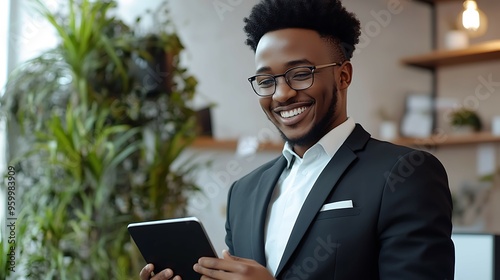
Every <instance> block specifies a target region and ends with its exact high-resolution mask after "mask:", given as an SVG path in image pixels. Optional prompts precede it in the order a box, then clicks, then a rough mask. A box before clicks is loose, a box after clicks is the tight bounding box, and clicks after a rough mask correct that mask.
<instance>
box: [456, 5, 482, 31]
mask: <svg viewBox="0 0 500 280" xmlns="http://www.w3.org/2000/svg"><path fill="white" fill-rule="evenodd" d="M458 24H459V26H460V28H461V29H463V30H464V31H465V32H466V33H467V34H468V35H469V37H479V36H481V35H484V33H485V32H486V28H487V24H488V19H487V18H486V15H485V14H484V13H483V12H482V11H481V10H480V9H479V8H478V6H477V3H476V1H475V0H465V1H464V10H463V12H462V13H460V15H459V17H458Z"/></svg>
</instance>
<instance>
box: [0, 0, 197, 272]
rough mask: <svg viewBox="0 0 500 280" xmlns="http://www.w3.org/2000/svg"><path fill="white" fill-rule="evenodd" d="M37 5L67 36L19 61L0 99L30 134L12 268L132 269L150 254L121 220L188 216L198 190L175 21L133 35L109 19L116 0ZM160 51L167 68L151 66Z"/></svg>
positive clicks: (17, 157)
mask: <svg viewBox="0 0 500 280" xmlns="http://www.w3.org/2000/svg"><path fill="white" fill-rule="evenodd" d="M35 7H36V8H37V10H38V12H39V13H40V14H41V15H42V16H43V17H44V18H45V19H46V20H47V21H48V22H50V23H51V25H52V26H53V27H54V28H55V29H56V31H57V34H58V36H59V39H60V43H59V44H58V46H57V47H55V48H54V49H51V50H49V51H47V52H45V53H43V54H41V55H40V56H38V57H36V58H34V59H32V60H29V61H27V62H26V63H24V64H23V65H21V66H20V67H19V68H18V69H17V70H16V71H15V72H14V73H13V74H12V76H11V77H10V78H9V81H8V85H7V87H6V91H5V94H4V96H3V98H2V99H1V100H0V102H1V103H0V104H1V105H2V107H1V108H2V110H5V111H6V112H7V113H8V115H9V120H8V126H9V129H10V131H15V128H16V127H19V128H20V132H21V133H20V135H18V139H19V141H21V142H22V143H23V144H22V145H18V146H17V147H16V149H15V150H16V151H17V153H15V154H12V155H11V157H12V158H11V162H10V164H11V165H14V166H16V170H18V173H17V174H18V178H17V180H18V181H19V186H23V188H22V189H20V193H19V201H21V202H22V206H20V209H22V211H21V213H20V214H19V218H18V221H19V234H18V236H17V240H16V242H17V243H16V244H17V245H18V249H20V251H19V256H20V258H19V262H20V267H24V268H25V270H24V271H22V272H20V274H19V275H16V276H21V277H26V278H29V279H33V278H44V279H122V278H130V277H134V276H135V275H136V274H137V272H138V271H139V270H140V267H142V265H143V263H142V260H141V258H140V255H139V254H138V252H137V250H136V249H135V246H134V245H133V244H132V243H131V240H130V238H129V236H128V233H127V230H126V225H127V224H128V223H131V222H135V221H144V220H154V219H163V218H169V217H178V216H183V215H185V214H186V206H187V199H188V197H189V196H190V195H191V194H192V193H193V192H196V191H199V189H198V187H197V186H196V184H195V183H194V182H193V172H195V171H196V169H197V167H198V166H199V163H196V162H195V161H194V160H192V159H189V158H188V159H186V160H185V161H184V162H182V163H179V162H178V161H179V160H181V159H180V158H181V155H182V154H183V151H184V150H185V149H186V147H188V146H189V144H190V143H191V142H192V141H193V140H194V138H195V137H196V133H195V132H196V120H195V112H194V111H193V110H192V109H191V108H190V106H189V103H190V101H191V100H192V98H193V97H194V94H195V89H196V79H195V78H194V77H193V76H191V75H190V74H189V73H188V71H187V69H185V68H183V67H181V66H180V61H179V59H180V58H179V55H180V53H181V52H182V50H183V45H182V43H181V42H180V40H179V38H178V37H177V35H176V34H175V31H172V30H174V29H173V28H172V26H168V29H165V30H159V31H158V32H157V33H154V34H149V35H148V37H145V36H143V35H138V34H136V32H135V31H134V27H133V26H128V25H126V24H125V23H123V22H122V21H120V20H119V19H117V18H116V17H114V16H111V13H112V11H113V9H115V8H116V3H115V1H111V0H106V1H92V0H79V1H74V0H70V1H69V2H68V4H67V5H65V6H64V7H66V8H67V10H66V11H62V12H54V11H50V10H48V9H47V8H46V7H45V6H44V5H43V3H42V2H41V1H36V5H35ZM167 24H168V22H167ZM169 30H170V31H169ZM152 35H154V36H152ZM149 39H151V40H152V41H151V42H152V44H153V46H152V45H151V44H144V42H147V41H148V40H149ZM159 56H163V57H165V58H168V59H166V60H167V63H166V65H167V66H168V68H161V69H159V70H157V69H156V64H155V63H154V59H153V58H154V57H159ZM144 62H147V63H144ZM141 65H148V67H150V68H149V69H144V68H141V67H140V66H141ZM141 71H149V72H146V73H150V74H148V75H149V76H148V75H143V74H142V73H144V72H141ZM148 79H149V80H153V81H156V82H158V84H161V85H162V86H157V87H155V88H154V89H153V90H152V88H151V87H150V86H149V85H150V84H147V83H145V82H144V81H145V80H148ZM20 147H24V149H19V150H18V149H17V148H20ZM11 150H13V149H11ZM174 163H177V164H175V165H176V166H179V167H177V168H174Z"/></svg>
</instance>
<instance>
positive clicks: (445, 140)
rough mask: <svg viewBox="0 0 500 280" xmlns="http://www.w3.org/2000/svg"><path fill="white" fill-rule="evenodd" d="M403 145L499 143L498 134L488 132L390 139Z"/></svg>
mask: <svg viewBox="0 0 500 280" xmlns="http://www.w3.org/2000/svg"><path fill="white" fill-rule="evenodd" d="M391 142H393V143H394V144H398V145H403V146H431V147H436V146H455V145H468V144H482V143H500V136H498V135H492V134H491V133H489V132H478V133H474V134H467V135H449V134H445V135H435V136H431V137H429V138H404V137H403V138H398V139H396V140H394V141H391Z"/></svg>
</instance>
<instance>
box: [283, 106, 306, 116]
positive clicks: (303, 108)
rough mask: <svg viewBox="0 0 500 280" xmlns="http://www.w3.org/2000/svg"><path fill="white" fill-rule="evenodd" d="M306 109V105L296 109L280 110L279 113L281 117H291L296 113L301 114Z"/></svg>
mask: <svg viewBox="0 0 500 280" xmlns="http://www.w3.org/2000/svg"><path fill="white" fill-rule="evenodd" d="M306 109H307V107H301V108H297V109H293V110H289V111H281V112H280V114H281V117H282V118H291V117H295V116H297V115H300V114H302V113H303V112H304V111H305V110H306Z"/></svg>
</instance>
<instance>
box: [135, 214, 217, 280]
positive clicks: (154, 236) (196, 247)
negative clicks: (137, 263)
mask: <svg viewBox="0 0 500 280" xmlns="http://www.w3.org/2000/svg"><path fill="white" fill-rule="evenodd" d="M128 231H129V233H130V235H131V236H132V239H133V240H134V242H135V244H136V245H137V247H138V248H139V250H140V251H141V254H142V256H143V257H144V259H145V260H146V262H147V263H152V264H153V265H154V266H155V269H154V272H155V273H158V272H160V271H162V270H164V269H165V268H171V269H172V270H173V271H174V273H175V275H180V276H181V277H182V279H183V280H191V279H200V275H199V274H198V273H196V272H195V271H194V270H193V265H194V264H195V263H197V262H198V259H199V258H200V257H217V254H216V253H215V251H214V249H213V246H212V244H211V242H210V240H209V238H208V236H207V234H206V232H205V230H204V228H203V226H202V224H201V223H200V221H199V220H198V219H197V218H194V217H188V218H180V219H169V220H161V221H152V222H142V223H134V224H129V225H128Z"/></svg>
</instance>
